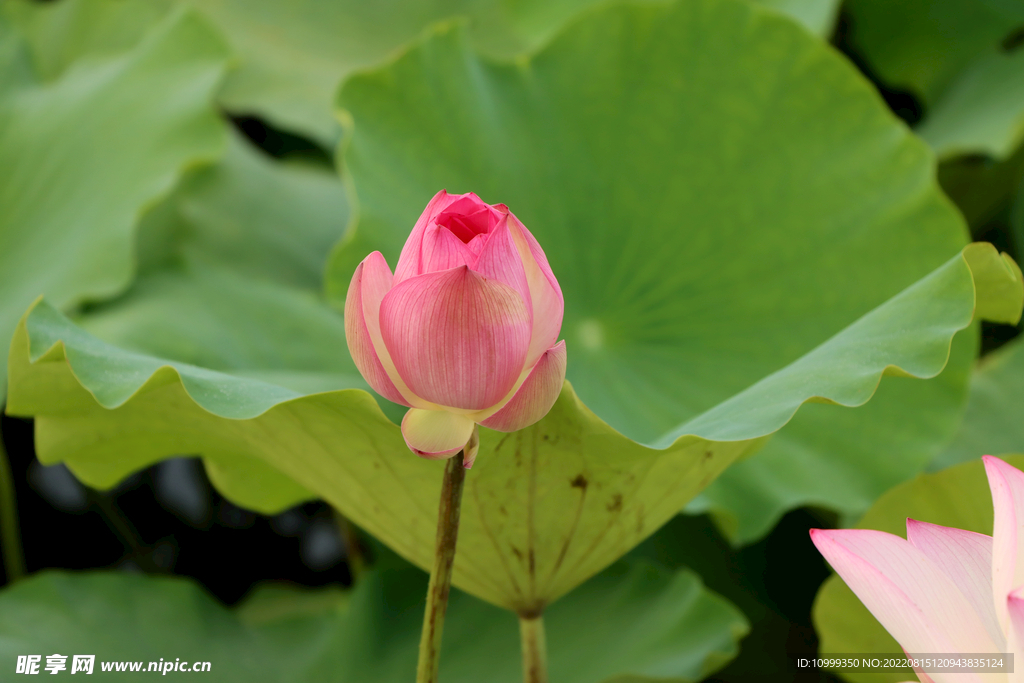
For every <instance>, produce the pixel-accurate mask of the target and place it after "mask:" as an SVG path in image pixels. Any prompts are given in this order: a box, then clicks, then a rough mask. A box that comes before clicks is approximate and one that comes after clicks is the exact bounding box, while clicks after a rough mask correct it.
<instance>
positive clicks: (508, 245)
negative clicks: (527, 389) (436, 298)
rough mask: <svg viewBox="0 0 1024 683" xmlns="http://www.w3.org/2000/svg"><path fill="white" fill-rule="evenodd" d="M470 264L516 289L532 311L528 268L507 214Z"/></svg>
mask: <svg viewBox="0 0 1024 683" xmlns="http://www.w3.org/2000/svg"><path fill="white" fill-rule="evenodd" d="M469 265H470V267H471V268H472V269H473V270H475V271H476V272H478V273H480V274H481V275H483V276H484V277H485V278H488V279H491V280H497V281H498V282H501V283H503V284H506V285H508V286H509V287H511V288H512V289H514V290H516V292H518V293H519V296H520V297H521V298H522V300H523V301H524V302H525V303H526V308H527V310H528V311H531V312H532V310H533V306H532V301H531V297H530V287H529V284H528V282H527V280H526V270H525V268H524V266H523V261H522V258H521V257H520V255H519V250H518V249H516V244H515V241H514V240H513V239H512V232H511V231H510V230H509V226H508V217H507V216H506V215H504V214H501V219H500V220H499V222H498V224H497V225H496V226H495V227H494V229H493V230H492V231H491V233H490V234H489V235H487V241H486V242H484V246H483V248H482V249H481V251H480V255H479V256H478V257H477V258H476V260H475V262H473V263H470V264H469ZM527 367H529V366H527Z"/></svg>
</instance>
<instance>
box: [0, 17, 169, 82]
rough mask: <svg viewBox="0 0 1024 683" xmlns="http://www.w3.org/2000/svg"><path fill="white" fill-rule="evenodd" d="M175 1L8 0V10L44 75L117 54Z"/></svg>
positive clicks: (55, 75) (129, 46) (47, 77)
mask: <svg viewBox="0 0 1024 683" xmlns="http://www.w3.org/2000/svg"><path fill="white" fill-rule="evenodd" d="M172 7H173V3H172V2H171V1H170V0H147V1H146V2H126V1H125V0H60V1H59V2H47V3H40V2H34V1H33V0H8V1H7V2H5V3H4V5H3V8H2V11H3V14H4V15H5V16H6V17H8V18H9V20H10V21H11V22H12V23H13V24H14V25H15V26H17V28H18V32H19V33H20V34H21V35H22V36H23V37H24V38H25V42H26V45H27V48H28V51H29V54H30V56H31V59H32V64H33V65H34V67H35V70H36V73H37V74H38V75H39V78H40V79H42V80H43V81H53V80H55V79H57V78H58V77H60V76H61V75H62V74H63V73H64V71H65V70H66V69H67V68H68V67H70V66H72V65H73V64H75V62H77V61H79V60H81V59H83V58H88V59H90V60H96V59H104V58H111V57H115V56H118V55H120V54H122V53H124V52H127V51H129V50H131V49H132V48H134V47H136V46H137V45H138V43H139V41H140V40H141V39H142V38H143V36H144V35H145V34H146V32H147V30H149V29H151V28H152V27H153V26H154V25H156V24H157V23H158V22H159V21H160V20H161V19H163V18H164V17H165V16H166V15H167V14H168V12H169V11H170V10H171V8H172Z"/></svg>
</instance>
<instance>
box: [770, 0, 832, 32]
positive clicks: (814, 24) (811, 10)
mask: <svg viewBox="0 0 1024 683" xmlns="http://www.w3.org/2000/svg"><path fill="white" fill-rule="evenodd" d="M759 1H760V2H761V4H763V5H765V6H766V7H772V8H774V9H777V10H778V11H780V12H782V13H784V14H788V15H789V16H791V17H793V18H794V19H796V20H797V21H798V22H800V23H801V24H803V25H804V26H806V27H807V29H808V30H809V31H811V32H812V33H815V34H817V35H819V36H821V37H823V38H825V37H828V36H829V35H831V33H832V30H833V29H834V28H835V25H836V17H837V15H838V14H839V0H759Z"/></svg>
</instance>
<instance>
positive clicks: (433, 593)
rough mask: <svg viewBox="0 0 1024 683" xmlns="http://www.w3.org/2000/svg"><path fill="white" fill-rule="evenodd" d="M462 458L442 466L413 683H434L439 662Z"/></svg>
mask: <svg viewBox="0 0 1024 683" xmlns="http://www.w3.org/2000/svg"><path fill="white" fill-rule="evenodd" d="M465 455H466V452H465V451H464V450H462V451H459V453H458V455H456V456H455V457H454V458H448V461H447V462H446V463H445V466H444V482H443V483H442V485H441V503H440V505H439V507H438V511H437V543H436V545H435V546H434V566H433V568H432V569H431V572H430V585H429V586H428V588H427V609H426V611H425V612H424V614H423V634H422V635H421V636H420V660H419V665H418V666H417V667H416V683H437V670H438V665H439V664H440V661H441V659H440V658H441V634H442V632H443V631H444V615H445V612H446V611H447V610H448V593H449V592H450V591H451V587H452V564H453V563H454V562H455V543H456V541H457V540H458V537H459V511H460V510H461V508H462V487H463V484H464V483H465V481H466V468H465V465H464V459H465Z"/></svg>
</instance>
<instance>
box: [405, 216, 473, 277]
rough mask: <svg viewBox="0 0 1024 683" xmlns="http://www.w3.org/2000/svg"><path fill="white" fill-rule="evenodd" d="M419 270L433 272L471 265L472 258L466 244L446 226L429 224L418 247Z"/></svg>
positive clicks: (421, 272)
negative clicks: (419, 256)
mask: <svg viewBox="0 0 1024 683" xmlns="http://www.w3.org/2000/svg"><path fill="white" fill-rule="evenodd" d="M420 254H421V259H420V272H419V273H417V275H421V274H423V273H435V272H437V271H439V270H451V269H452V268H458V267H459V266H471V265H472V261H473V260H475V259H474V258H473V254H472V252H470V250H469V248H468V246H467V245H466V244H464V243H463V242H462V240H460V239H459V238H458V237H456V236H455V235H453V234H452V233H451V231H449V230H448V229H447V228H442V227H438V226H436V225H430V226H428V227H427V229H426V230H425V231H424V232H423V242H422V244H421V247H420Z"/></svg>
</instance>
